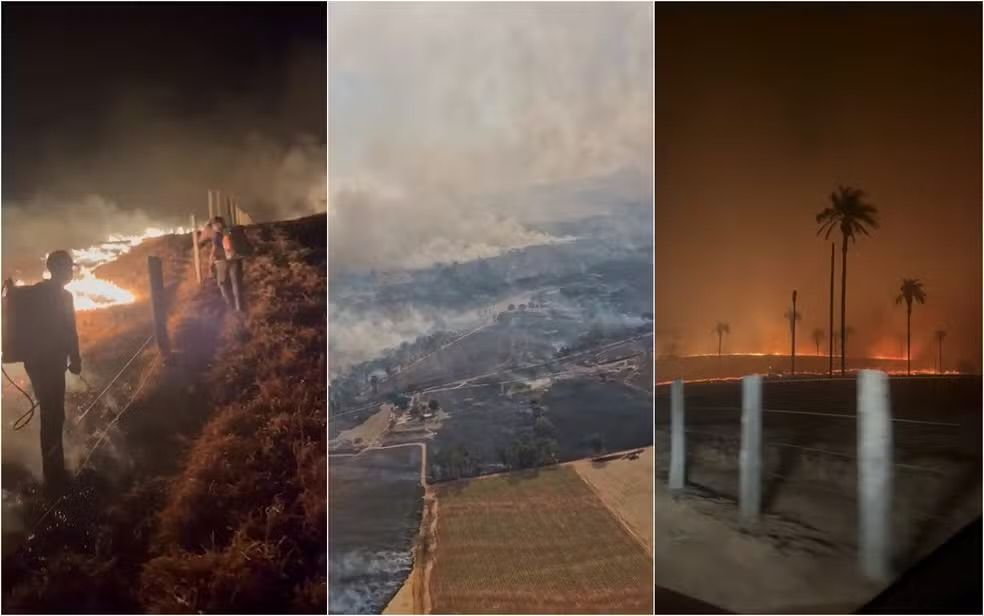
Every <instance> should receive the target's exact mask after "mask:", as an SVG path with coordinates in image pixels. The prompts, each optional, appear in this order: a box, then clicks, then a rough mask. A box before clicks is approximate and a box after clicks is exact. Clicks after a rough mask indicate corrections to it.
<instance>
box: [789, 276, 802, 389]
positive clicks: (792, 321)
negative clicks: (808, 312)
mask: <svg viewBox="0 0 984 616" xmlns="http://www.w3.org/2000/svg"><path fill="white" fill-rule="evenodd" d="M785 316H786V320H787V321H789V331H790V332H791V334H792V341H791V343H790V346H791V352H790V359H791V365H790V367H789V373H790V374H796V322H797V321H802V320H803V315H801V314H800V313H799V311H798V310H796V291H793V308H792V310H787V311H786V315H785Z"/></svg>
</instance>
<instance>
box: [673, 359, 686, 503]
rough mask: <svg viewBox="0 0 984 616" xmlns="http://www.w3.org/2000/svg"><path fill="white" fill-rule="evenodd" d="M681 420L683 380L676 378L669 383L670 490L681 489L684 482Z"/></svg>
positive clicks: (683, 446)
mask: <svg viewBox="0 0 984 616" xmlns="http://www.w3.org/2000/svg"><path fill="white" fill-rule="evenodd" d="M683 421H684V419H683V381H682V380H681V379H677V380H675V381H673V384H672V385H670V490H682V489H683V487H684V483H685V476H686V470H685V461H686V449H685V447H686V445H685V441H684V434H683V427H684V426H683Z"/></svg>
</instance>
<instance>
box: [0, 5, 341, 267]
mask: <svg viewBox="0 0 984 616" xmlns="http://www.w3.org/2000/svg"><path fill="white" fill-rule="evenodd" d="M324 11H325V9H324V6H323V5H318V4H306V5H289V4H286V5H280V6H271V5H265V6H254V7H250V6H237V7H236V8H235V9H228V8H222V7H219V6H215V5H155V6H136V5H120V6H113V7H110V6H105V5H88V6H87V5H75V6H65V5H26V6H25V5H21V6H4V7H3V86H4V87H3V256H4V259H5V260H8V262H7V263H6V264H5V267H4V269H5V271H7V272H9V271H10V267H11V265H13V266H15V267H23V266H24V264H25V263H30V264H34V263H36V261H35V259H36V257H37V256H38V254H43V253H45V252H47V251H49V250H51V249H52V248H54V247H65V248H79V247H84V246H87V245H90V244H93V243H96V242H99V241H102V240H103V239H105V238H106V236H107V234H108V232H116V233H137V232H141V231H143V229H144V228H146V227H147V226H164V227H170V226H176V225H185V226H187V225H188V215H189V214H190V213H191V212H193V211H194V212H197V213H199V214H200V216H199V218H202V217H203V216H204V213H205V205H206V201H205V195H206V191H207V190H208V189H209V188H218V189H223V190H225V191H226V192H230V193H232V192H234V193H236V194H237V195H238V196H239V197H240V201H241V203H242V205H243V207H244V208H245V209H247V210H248V211H249V212H250V213H251V214H252V215H253V217H254V218H255V219H258V220H270V219H278V218H287V217H296V216H298V215H303V214H307V213H312V212H316V211H324V209H325V207H326V206H325V199H326V196H325V191H326V188H325V187H326V178H325V166H326V148H325V145H326V143H325V129H326V127H325V105H326V102H327V101H326V78H325V71H326V65H325V27H324V21H325V13H324Z"/></svg>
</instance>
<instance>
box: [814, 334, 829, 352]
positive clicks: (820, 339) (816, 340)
mask: <svg viewBox="0 0 984 616" xmlns="http://www.w3.org/2000/svg"><path fill="white" fill-rule="evenodd" d="M825 334H826V332H824V331H823V328H822V327H815V328H813V344H815V345H817V355H818V356H819V355H820V343H821V342H823V340H824V338H826V335H825Z"/></svg>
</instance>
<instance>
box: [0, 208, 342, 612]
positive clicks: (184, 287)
mask: <svg viewBox="0 0 984 616" xmlns="http://www.w3.org/2000/svg"><path fill="white" fill-rule="evenodd" d="M324 229H325V219H324V217H323V216H321V217H313V218H309V219H302V220H298V221H292V222H286V223H270V224H265V225H259V226H256V227H251V228H250V229H249V230H248V233H249V236H250V238H251V240H252V241H253V243H254V246H255V247H256V254H255V256H254V257H252V258H251V259H250V263H249V267H248V269H247V273H246V284H247V285H248V288H249V289H250V293H249V299H250V304H249V314H248V316H247V317H246V318H245V319H236V318H235V317H234V315H232V314H230V313H228V312H226V313H225V314H223V312H222V310H221V309H220V306H219V304H220V303H221V300H220V299H219V298H218V291H217V290H216V289H215V287H214V282H211V280H206V283H210V284H206V285H205V286H203V287H201V288H199V286H198V284H197V283H196V282H195V279H194V275H193V268H192V267H191V264H192V259H191V240H190V236H189V235H187V234H185V235H173V236H165V237H159V238H154V239H150V240H147V241H146V242H144V243H142V244H140V245H137V246H135V247H133V249H132V250H131V251H129V252H128V253H127V254H125V255H120V256H119V257H117V258H116V259H115V260H114V261H112V262H109V263H107V264H105V265H103V266H102V267H100V268H97V269H95V270H94V274H96V275H98V276H100V277H103V276H104V277H105V279H106V280H107V281H108V282H110V283H113V284H117V285H119V286H120V287H121V288H124V289H133V295H134V301H133V303H130V304H122V305H114V306H109V307H106V308H100V309H93V310H89V311H80V312H79V318H78V326H79V334H80V339H81V346H82V349H83V354H84V358H85V361H86V370H85V371H84V372H83V376H84V377H86V380H87V381H89V382H91V383H92V384H93V385H94V386H95V387H101V386H103V385H105V383H106V380H108V379H109V378H110V377H112V376H113V374H114V373H115V371H116V370H117V369H118V368H119V367H120V365H121V364H123V363H124V362H126V361H127V358H128V357H129V356H130V355H131V354H132V353H133V351H134V350H136V349H139V348H140V347H141V343H142V342H145V341H146V339H147V335H148V332H149V331H150V308H149V305H148V304H147V299H146V297H145V294H144V293H142V292H141V291H140V289H143V288H146V287H145V286H144V284H145V283H143V282H142V279H143V278H144V277H145V272H146V255H148V254H154V255H157V256H159V257H161V258H162V261H163V262H164V271H165V281H166V282H167V283H168V284H167V285H166V288H167V290H168V296H169V305H170V306H171V309H170V311H169V319H168V324H169V330H170V332H171V340H172V346H173V347H174V354H173V356H172V359H171V360H170V361H169V362H168V363H167V364H162V363H161V361H160V360H159V359H158V357H157V352H156V348H155V347H154V346H153V344H151V345H150V346H149V347H147V348H146V349H145V350H144V351H143V352H140V353H138V354H137V356H136V358H135V360H134V362H133V363H132V364H131V365H130V367H129V369H128V370H127V371H126V372H125V373H124V374H123V375H122V377H121V378H120V380H119V381H117V382H116V383H115V385H114V386H113V388H112V391H111V393H110V394H109V395H107V396H106V397H105V398H104V399H103V400H102V401H101V402H100V403H99V404H98V405H96V406H95V407H94V408H93V409H92V410H91V412H89V413H88V414H87V415H86V416H85V419H84V421H81V422H79V421H78V420H79V418H80V413H81V412H82V411H83V410H84V409H86V408H87V407H88V406H89V404H88V403H89V402H90V401H91V400H92V399H93V398H94V397H95V393H97V392H95V391H93V390H89V389H87V388H86V387H84V386H82V385H79V384H75V385H73V386H72V389H73V391H74V392H75V393H72V394H70V396H69V400H68V403H67V405H66V411H67V421H66V458H67V462H68V465H69V467H70V469H71V470H72V471H74V472H76V473H78V477H77V479H76V481H75V484H74V487H73V489H72V490H71V492H70V493H69V495H68V496H67V497H66V499H64V501H61V502H59V503H56V506H55V507H54V508H52V509H49V508H48V506H47V504H46V503H44V502H42V501H41V500H40V499H39V498H38V496H37V479H36V477H37V474H38V473H39V468H38V456H39V454H38V453H37V438H38V436H37V419H35V420H34V421H33V422H32V423H31V424H29V426H30V427H29V429H25V430H22V431H20V432H12V431H10V429H9V426H10V422H9V421H8V419H11V418H13V417H15V416H16V415H19V414H20V413H19V412H18V408H19V406H18V404H19V401H18V399H17V397H18V396H20V395H21V394H20V393H18V392H16V391H14V390H12V388H9V387H5V388H4V393H3V396H4V407H3V408H4V420H5V421H4V450H3V454H4V464H3V473H4V517H3V524H4V560H3V571H4V576H3V598H4V607H5V610H11V611H14V612H35V611H54V612H57V611H63V610H64V609H65V606H67V605H71V606H75V607H74V608H73V609H82V610H99V611H117V610H119V611H150V612H154V611H161V610H163V611H175V610H177V611H184V610H188V609H191V610H198V609H204V610H209V611H242V610H255V609H269V610H271V611H282V610H285V609H287V610H290V611H302V612H307V611H324V610H325V609H326V608H325V606H326V601H327V599H326V594H325V588H326V580H325V578H324V567H325V562H326V555H325V552H324V549H325V525H324V518H325V515H326V509H325V490H326V475H325V440H324V436H325V415H324V409H325V406H326V397H325V390H324V386H323V383H324V375H325V356H324V349H325V345H326V340H325V328H324V318H325V308H326V306H325V303H324V298H325V284H326V281H325V278H324V264H325V261H324V259H325V241H324V233H325V230H324ZM138 281H140V283H139V284H138ZM130 285H132V286H130ZM69 378H70V379H71V378H73V377H71V376H70V377H69ZM319 383H321V384H322V385H321V386H319V385H318V384H319ZM131 398H133V400H132V401H131V400H130V399H131ZM206 545H207V546H208V547H207V548H205V549H203V547H202V546H206ZM42 567H43V569H44V570H45V571H46V575H45V576H44V577H43V578H39V577H38V576H37V575H36V572H37V571H38V570H39V568H42ZM258 606H267V607H266V608H258Z"/></svg>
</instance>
